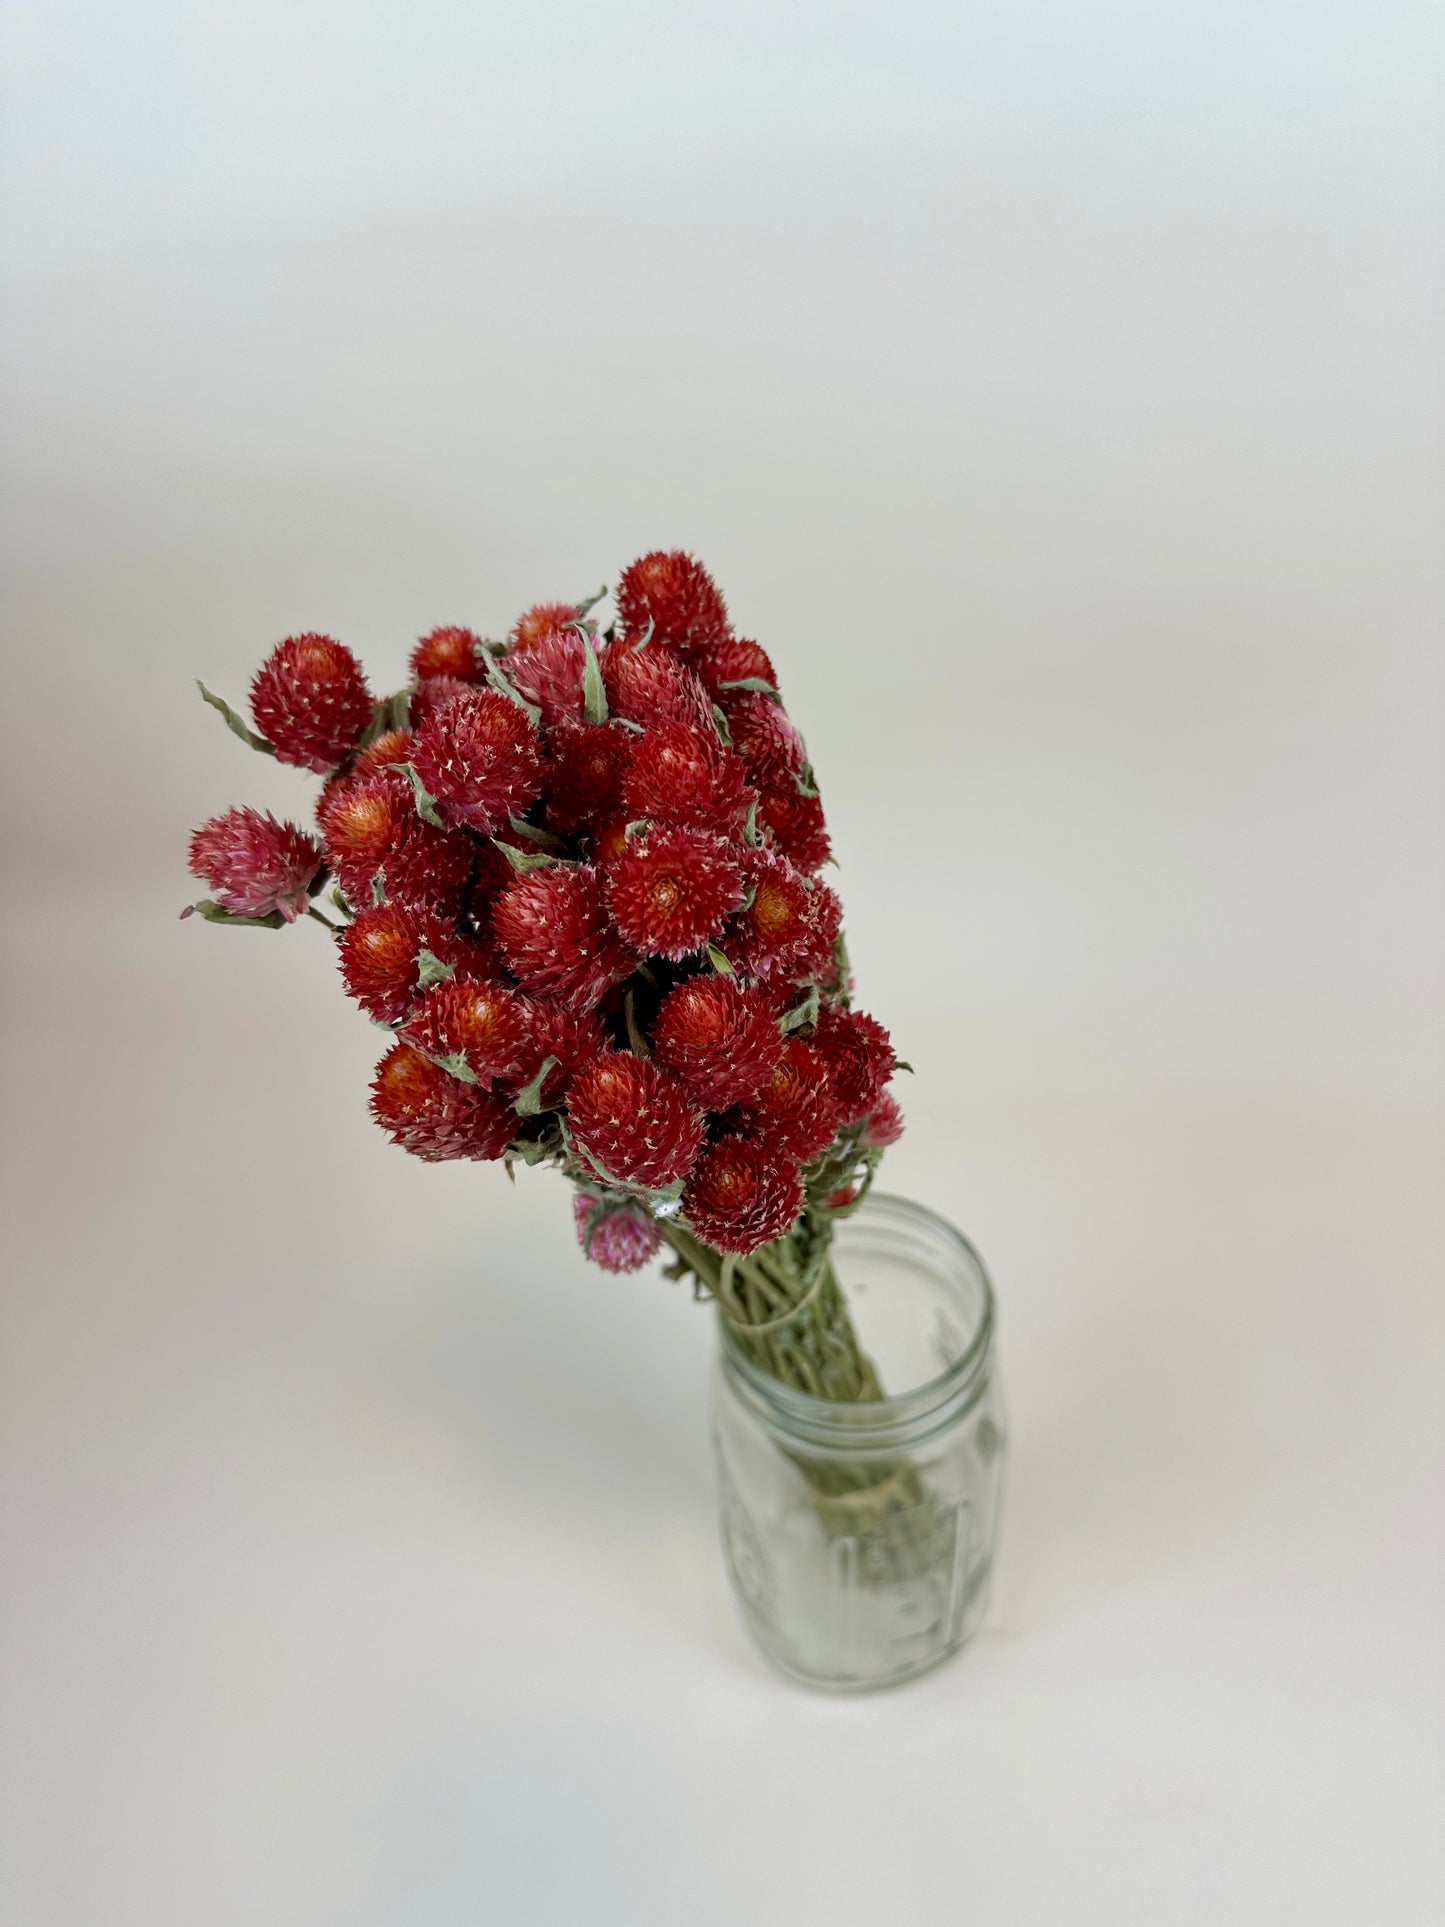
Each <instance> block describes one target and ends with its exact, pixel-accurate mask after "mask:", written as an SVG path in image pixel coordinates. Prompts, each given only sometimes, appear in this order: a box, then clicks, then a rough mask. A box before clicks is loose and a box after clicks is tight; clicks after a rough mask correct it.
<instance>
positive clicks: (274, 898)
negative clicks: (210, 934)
mask: <svg viewBox="0 0 1445 1927" xmlns="http://www.w3.org/2000/svg"><path fill="white" fill-rule="evenodd" d="M189 862H190V868H191V871H192V873H193V874H194V875H196V876H198V877H200V878H201V879H202V881H203V882H206V883H209V884H210V886H211V888H212V889H213V890H214V891H215V893H216V901H217V902H218V903H219V904H220V906H221V908H222V909H223V910H229V911H230V912H231V914H232V916H235V917H269V916H270V915H271V914H272V913H273V912H274V911H279V912H280V913H281V915H282V916H283V917H284V918H285V919H286V921H287V922H288V923H294V922H295V920H296V918H297V917H299V916H300V915H301V914H302V913H303V911H305V910H306V908H307V907H308V905H309V903H310V900H311V899H310V886H311V884H312V883H313V882H314V881H315V878H316V873H317V871H318V870H319V869H320V868H321V848H320V845H319V844H318V843H317V842H316V841H315V839H314V838H313V837H309V836H307V835H306V834H305V832H304V831H302V830H298V829H297V828H296V826H295V824H294V823H278V822H277V820H276V818H275V817H274V816H272V815H271V814H270V813H269V811H268V812H265V813H263V812H262V811H260V810H253V809H251V808H250V807H249V806H248V805H246V804H238V805H237V806H236V807H235V808H234V809H230V810H226V811H224V812H223V813H222V814H221V815H220V816H213V817H212V818H211V819H210V821H209V822H207V823H203V824H202V825H201V827H200V828H199V829H198V830H194V831H192V833H191V848H190V858H189Z"/></svg>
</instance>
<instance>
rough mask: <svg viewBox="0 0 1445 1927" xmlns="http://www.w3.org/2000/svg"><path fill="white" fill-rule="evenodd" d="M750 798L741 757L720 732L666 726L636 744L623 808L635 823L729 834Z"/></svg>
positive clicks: (624, 785)
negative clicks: (685, 826)
mask: <svg viewBox="0 0 1445 1927" xmlns="http://www.w3.org/2000/svg"><path fill="white" fill-rule="evenodd" d="M751 795H752V792H751V791H750V790H749V789H748V786H747V772H746V770H745V769H744V767H743V764H742V762H741V760H740V758H739V757H737V756H736V755H735V754H734V753H733V751H732V750H730V749H724V747H723V745H722V744H721V743H720V742H719V741H718V739H717V736H716V733H715V732H712V731H708V732H706V733H704V732H703V731H702V730H700V729H690V728H689V727H688V725H687V724H686V723H663V724H660V725H659V726H658V727H657V728H655V729H649V730H648V732H647V734H646V735H645V736H640V737H639V738H638V739H637V742H636V744H635V746H634V748H633V751H632V761H631V763H630V765H629V767H628V771H627V776H626V779H625V780H624V782H623V785H622V808H623V813H624V814H625V815H626V816H627V817H628V818H629V819H631V820H636V819H639V818H646V819H648V820H650V821H652V822H654V823H668V824H687V823H691V824H696V825H698V826H699V827H702V828H708V829H715V830H719V831H723V832H727V831H728V830H730V829H732V828H733V827H734V826H735V825H736V824H737V823H738V821H739V819H740V817H741V815H742V812H743V809H744V807H745V804H746V802H747V799H748V798H749V797H750V796H751Z"/></svg>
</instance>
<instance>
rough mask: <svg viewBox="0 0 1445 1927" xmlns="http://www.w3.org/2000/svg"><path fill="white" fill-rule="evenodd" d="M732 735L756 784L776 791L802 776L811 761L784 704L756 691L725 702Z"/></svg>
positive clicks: (738, 692) (734, 693) (735, 693)
mask: <svg viewBox="0 0 1445 1927" xmlns="http://www.w3.org/2000/svg"><path fill="white" fill-rule="evenodd" d="M722 706H723V709H724V711H725V713H726V715H727V719H728V732H729V734H730V735H731V737H732V739H733V746H734V748H735V749H736V750H737V752H738V755H739V756H741V757H742V759H743V761H744V763H746V764H747V767H748V774H749V775H750V776H751V777H752V779H753V781H754V782H757V783H766V784H769V785H771V786H772V787H774V788H777V787H780V786H781V785H783V784H785V783H788V782H789V781H790V779H791V778H792V777H794V776H796V775H801V774H802V771H803V766H804V764H805V763H806V762H807V760H808V756H807V751H806V750H805V749H804V748H803V739H802V737H801V736H800V735H799V734H798V732H797V730H796V729H795V728H794V727H793V724H792V720H791V718H790V717H789V715H788V712H787V710H786V709H784V708H783V705H782V704H781V703H778V702H774V701H773V699H772V697H771V696H764V695H762V694H760V693H759V692H758V691H756V690H752V689H739V690H734V691H732V692H731V693H729V694H728V695H726V696H724V697H723V699H722Z"/></svg>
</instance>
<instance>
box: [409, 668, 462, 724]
mask: <svg viewBox="0 0 1445 1927" xmlns="http://www.w3.org/2000/svg"><path fill="white" fill-rule="evenodd" d="M474 687H475V685H474V684H473V683H469V682H463V681H462V680H461V679H460V677H457V676H428V677H427V679H426V681H425V682H422V683H418V684H417V686H416V688H415V689H413V691H412V692H411V701H410V704H409V706H408V714H409V716H410V719H411V732H412V734H413V736H415V734H416V733H417V731H418V730H419V729H421V728H422V726H423V725H424V724H425V723H428V722H430V721H431V719H432V717H433V716H435V715H436V713H437V711H438V710H439V709H441V708H442V707H443V706H444V705H445V704H446V703H448V702H449V701H450V700H451V698H452V697H453V696H465V695H468V694H469V693H470V692H471V690H472V689H473V688H474Z"/></svg>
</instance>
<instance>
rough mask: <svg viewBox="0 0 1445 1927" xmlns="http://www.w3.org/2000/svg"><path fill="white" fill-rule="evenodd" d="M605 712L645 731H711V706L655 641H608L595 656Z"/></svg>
mask: <svg viewBox="0 0 1445 1927" xmlns="http://www.w3.org/2000/svg"><path fill="white" fill-rule="evenodd" d="M599 660H600V664H601V669H602V682H603V686H604V688H605V689H606V691H607V702H608V706H609V709H610V711H611V713H612V714H613V715H614V716H619V717H621V718H622V720H623V721H624V722H629V723H640V724H641V725H642V727H643V728H644V729H651V728H653V727H655V725H657V724H658V723H691V724H692V725H693V726H694V727H695V728H698V729H709V728H711V727H712V726H713V717H712V701H711V698H710V697H709V696H708V693H707V691H706V690H705V689H704V688H703V686H702V684H701V683H700V682H699V681H698V679H697V677H696V676H695V675H694V674H693V673H692V671H691V670H690V669H687V668H685V667H684V666H683V664H682V663H680V662H679V661H678V659H677V657H676V656H675V655H673V653H672V651H671V650H670V649H666V648H664V647H663V645H662V644H661V643H660V642H650V643H646V644H644V645H643V646H641V647H634V646H633V644H631V643H630V642H612V643H609V644H608V645H607V647H606V648H605V649H604V650H603V651H602V655H601V657H600V659H599Z"/></svg>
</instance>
